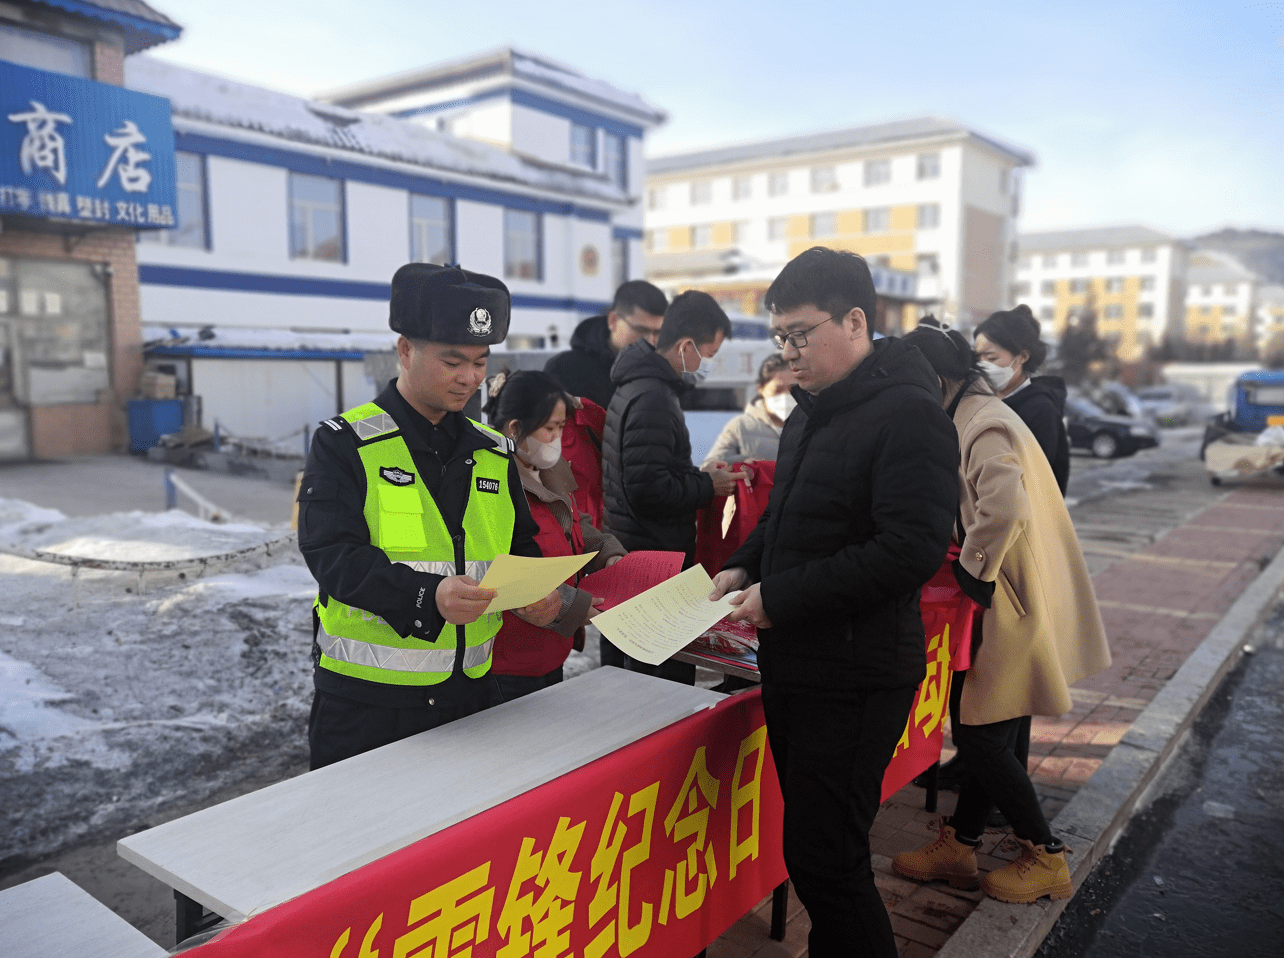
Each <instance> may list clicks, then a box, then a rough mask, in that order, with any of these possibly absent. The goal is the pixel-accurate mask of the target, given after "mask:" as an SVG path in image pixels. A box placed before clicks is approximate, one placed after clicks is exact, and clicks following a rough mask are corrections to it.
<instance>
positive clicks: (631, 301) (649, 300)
mask: <svg viewBox="0 0 1284 958" xmlns="http://www.w3.org/2000/svg"><path fill="white" fill-rule="evenodd" d="M668 308H669V301H668V300H667V299H665V298H664V293H662V292H660V289H659V287H657V286H653V285H652V284H650V283H648V282H647V281H646V280H644V279H631V280H629V281H628V282H627V283H624V284H623V285H622V286H620V288H619V289H617V290H616V291H615V299H614V301H613V302H612V303H611V309H612V310H614V311H615V312H617V313H619V314H620V315H621V316H629V315H631V314H632V313H633V311H634V310H635V309H640V310H642V312H644V313H650V314H651V315H652V316H663V315H664V311H665V310H666V309H668Z"/></svg>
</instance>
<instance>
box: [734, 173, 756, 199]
mask: <svg viewBox="0 0 1284 958" xmlns="http://www.w3.org/2000/svg"><path fill="white" fill-rule="evenodd" d="M751 196H753V179H752V178H751V177H748V176H737V177H736V178H735V179H733V180H732V181H731V197H732V199H737V200H747V199H749V197H751Z"/></svg>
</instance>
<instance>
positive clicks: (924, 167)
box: [918, 153, 941, 180]
mask: <svg viewBox="0 0 1284 958" xmlns="http://www.w3.org/2000/svg"><path fill="white" fill-rule="evenodd" d="M940 175H941V154H939V153H920V154H919V155H918V178H919V179H920V180H934V179H936V178H937V177H938V176H940Z"/></svg>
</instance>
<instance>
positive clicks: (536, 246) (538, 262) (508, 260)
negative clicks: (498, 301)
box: [504, 209, 544, 280]
mask: <svg viewBox="0 0 1284 958" xmlns="http://www.w3.org/2000/svg"><path fill="white" fill-rule="evenodd" d="M541 226H542V223H541V217H540V214H539V213H528V212H527V211H526V210H509V209H506V210H504V279H534V280H542V279H543V278H544V264H543V253H544V250H543V245H544V244H543V241H542V240H543V237H542V235H541V233H542V230H541V228H540V227H541Z"/></svg>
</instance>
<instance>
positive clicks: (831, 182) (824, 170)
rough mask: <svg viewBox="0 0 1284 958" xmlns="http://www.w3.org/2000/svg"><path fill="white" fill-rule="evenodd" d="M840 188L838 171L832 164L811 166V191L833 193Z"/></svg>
mask: <svg viewBox="0 0 1284 958" xmlns="http://www.w3.org/2000/svg"><path fill="white" fill-rule="evenodd" d="M836 189H838V171H837V170H835V169H834V168H833V167H832V166H813V167H812V168H811V191H812V192H813V193H832V192H834V190H836Z"/></svg>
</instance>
